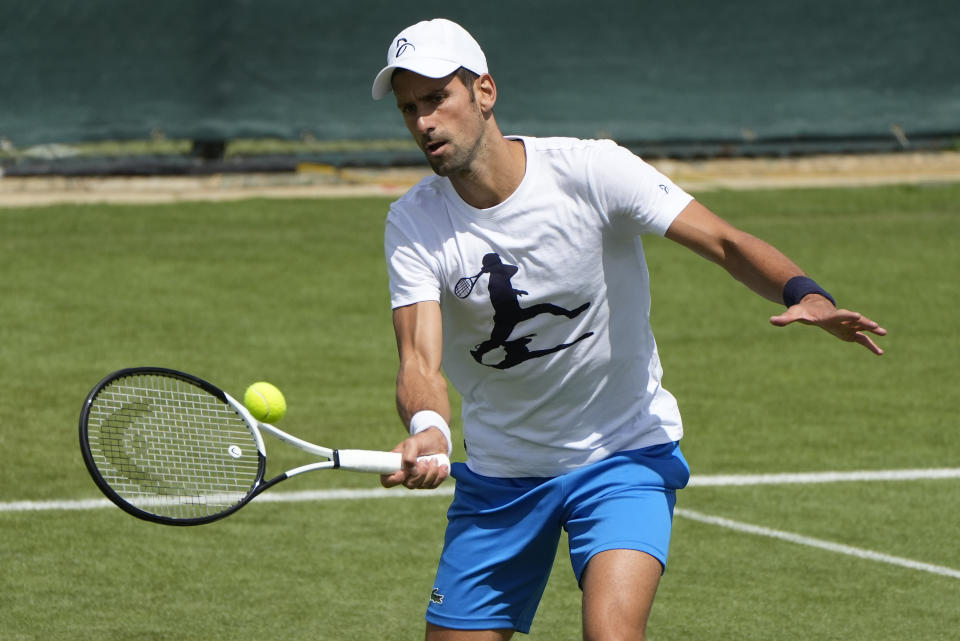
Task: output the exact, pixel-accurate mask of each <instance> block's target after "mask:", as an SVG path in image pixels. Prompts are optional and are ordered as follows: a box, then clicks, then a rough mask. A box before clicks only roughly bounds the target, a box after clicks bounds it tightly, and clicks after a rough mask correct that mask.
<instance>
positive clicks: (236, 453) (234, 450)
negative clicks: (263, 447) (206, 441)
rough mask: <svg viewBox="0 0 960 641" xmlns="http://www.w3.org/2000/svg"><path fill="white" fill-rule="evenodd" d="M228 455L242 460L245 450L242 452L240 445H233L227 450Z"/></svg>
mask: <svg viewBox="0 0 960 641" xmlns="http://www.w3.org/2000/svg"><path fill="white" fill-rule="evenodd" d="M227 454H229V455H230V456H232V457H233V458H240V457H241V456H243V450H241V449H240V446H238V445H231V446H230V447H228V448H227Z"/></svg>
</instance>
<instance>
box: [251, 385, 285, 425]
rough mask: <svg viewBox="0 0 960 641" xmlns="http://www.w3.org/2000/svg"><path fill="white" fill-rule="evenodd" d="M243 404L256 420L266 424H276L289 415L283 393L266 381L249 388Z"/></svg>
mask: <svg viewBox="0 0 960 641" xmlns="http://www.w3.org/2000/svg"><path fill="white" fill-rule="evenodd" d="M243 404H244V405H245V406H246V407H247V409H248V410H250V413H251V414H253V417H254V418H255V419H257V420H258V421H263V422H264V423H276V422H277V421H279V420H280V419H282V418H283V416H284V414H286V413H287V400H286V399H285V398H283V393H282V392H281V391H280V390H278V389H277V388H276V387H274V386H273V385H271V384H270V383H267V382H266V381H260V382H259V383H254V384H253V385H251V386H250V387H248V388H247V391H246V392H245V393H244V394H243Z"/></svg>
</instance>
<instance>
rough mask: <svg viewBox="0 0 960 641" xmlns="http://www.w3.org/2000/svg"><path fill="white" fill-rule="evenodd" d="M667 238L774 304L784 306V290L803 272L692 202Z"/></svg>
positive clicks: (760, 242) (773, 248)
mask: <svg viewBox="0 0 960 641" xmlns="http://www.w3.org/2000/svg"><path fill="white" fill-rule="evenodd" d="M667 238H669V239H671V240H673V241H676V242H678V243H680V244H681V245H684V246H685V247H688V248H689V249H692V250H693V251H695V252H697V253H698V254H700V255H701V256H703V257H704V258H707V259H708V260H711V261H713V262H715V263H717V264H718V265H720V266H721V267H723V268H724V269H726V270H727V272H728V273H729V274H730V275H731V276H733V277H734V278H735V279H737V280H738V281H740V282H741V283H743V284H744V285H746V286H747V287H748V288H750V289H751V290H753V291H754V292H756V293H757V294H759V295H760V296H763V297H764V298H766V299H768V300H771V301H773V302H775V303H780V302H783V286H784V285H785V284H786V282H787V281H788V280H790V279H791V278H793V277H794V276H801V275H803V273H804V272H803V270H802V269H800V267H799V266H798V265H797V264H796V263H794V262H793V261H792V260H790V259H789V258H787V257H786V256H785V255H784V254H783V252H781V251H780V250H778V249H777V248H775V247H773V246H772V245H770V244H769V243H767V242H765V241H763V240H760V239H759V238H757V237H755V236H752V235H750V234H748V233H746V232H744V231H741V230H739V229H737V228H735V227H733V226H732V225H730V224H729V223H727V222H726V221H724V220H723V219H721V218H719V217H718V216H716V215H715V214H713V213H712V212H711V211H710V210H709V209H707V208H706V207H704V206H703V205H701V204H700V203H698V202H697V201H693V202H692V203H690V205H688V206H687V208H686V209H685V210H684V211H683V212H682V213H681V214H680V216H678V217H677V219H676V220H675V221H674V223H673V224H672V225H671V226H670V229H669V230H667Z"/></svg>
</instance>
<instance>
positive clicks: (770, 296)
mask: <svg viewBox="0 0 960 641" xmlns="http://www.w3.org/2000/svg"><path fill="white" fill-rule="evenodd" d="M717 262H718V263H719V264H720V265H721V266H722V267H723V268H724V269H726V270H727V272H729V274H730V275H731V276H733V277H734V278H735V279H737V280H738V281H740V282H741V283H743V284H744V285H746V286H747V287H749V288H750V289H751V290H753V291H754V292H756V293H757V294H759V295H760V296H763V297H764V298H766V299H767V300H770V301H773V302H775V303H782V302H783V286H784V285H785V284H786V283H787V281H788V280H790V279H791V278H793V277H794V276H802V275H804V272H803V270H802V269H800V267H799V266H798V265H797V264H796V263H794V262H793V261H792V260H790V259H789V258H787V256H785V255H784V254H783V253H782V252H781V251H779V250H778V249H776V248H775V247H773V246H772V245H770V244H769V243H766V242H764V241H762V240H760V239H759V238H756V237H755V236H751V235H750V234H747V233H744V232H739V233H738V234H737V235H736V236H735V238H733V239H730V240H728V241H725V242H724V243H723V252H722V254H721V255H720V258H719V259H718V260H717Z"/></svg>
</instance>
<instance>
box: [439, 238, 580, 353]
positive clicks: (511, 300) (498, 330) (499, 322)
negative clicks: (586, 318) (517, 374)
mask: <svg viewBox="0 0 960 641" xmlns="http://www.w3.org/2000/svg"><path fill="white" fill-rule="evenodd" d="M517 271H518V268H517V266H516V265H508V264H506V263H504V262H503V261H502V260H501V259H500V255H499V254H495V253H489V254H487V255H485V256H484V257H483V269H481V270H480V272H479V273H478V274H477V275H476V276H473V277H471V278H469V279H465V280H469V281H471V282H470V287H469V290H466V289H465V288H459V287H458V291H457V295H458V296H460V297H461V298H466V297H467V296H469V295H470V291H472V290H473V284H474V283H476V281H477V280H478V279H479V278H480V276H482V275H483V274H489V276H490V280H489V282H488V284H487V290H488V291H489V293H490V303H491V304H492V305H493V331H492V332H491V333H490V338H488V339H487V340H485V341H483V342H482V343H480V344H479V345H477V346H476V347H474V348H473V349H472V350H470V355H471V356H473V359H474V360H475V361H477V362H478V363H480V364H481V365H486V366H488V367H495V368H497V369H507V368H510V367H514V366H515V365H519V364H520V363H523V362H524V361H528V360H530V359H531V358H538V357H540V356H546V355H547V354H553V353H554V352H559V351H560V350H563V349H566V348H568V347H570V346H572V345H575V344H576V343H579V342H580V341H582V340H583V339H585V338H589V337H590V336H593V332H586V333H585V334H582V335H581V336H579V337H577V338H576V339H574V340H572V341H570V342H569V343H561V344H559V345H555V346H553V347H549V348H546V349H535V350H531V349H530V348H529V347H527V346H528V345H529V344H530V343H531V342H532V341H533V337H534V336H536V334H527V335H526V336H521V337H519V338H514V339H512V340H511V339H510V335H511V334H512V333H513V330H514V329H515V328H516V326H517V325H518V324H519V323H521V322H523V321H525V320H529V319H531V318H533V317H534V316H539V315H540V314H553V315H554V316H566V317H567V318H576V317H577V316H579V315H580V314H581V313H582V312H583V311H584V310H585V309H587V308H588V307H590V302H589V301H587V302H586V303H584V304H582V305H580V306H579V307H577V308H576V309H566V308H563V307H560V306H559V305H554V304H553V303H540V304H537V305H531V306H530V307H521V306H520V296H525V295H527V294H528V293H529V292H527V291H524V290H522V289H516V288H514V286H513V283H512V282H511V281H510V279H511V278H512V277H513V276H514V274H516V273H517ZM498 347H502V348H503V350H504V356H503V359H502V360H500V361H499V362H497V363H484V362H483V356H484V355H485V354H486V353H487V352H489V351H491V350H493V349H496V348H498Z"/></svg>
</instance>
